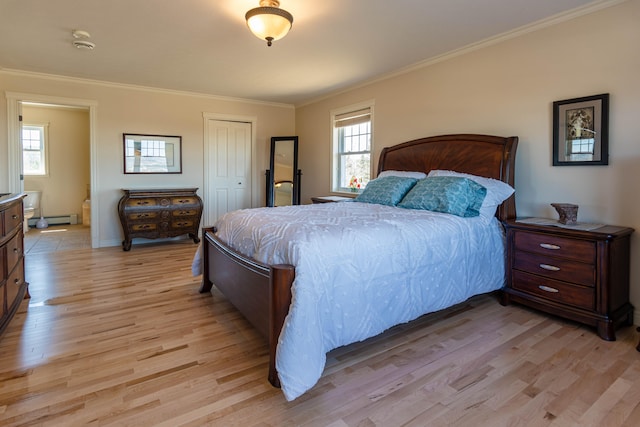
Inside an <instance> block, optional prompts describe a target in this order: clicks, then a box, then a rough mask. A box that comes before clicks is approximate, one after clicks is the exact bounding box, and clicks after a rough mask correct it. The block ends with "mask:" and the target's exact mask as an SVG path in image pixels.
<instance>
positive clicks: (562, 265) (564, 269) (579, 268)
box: [513, 251, 596, 286]
mask: <svg viewBox="0 0 640 427" xmlns="http://www.w3.org/2000/svg"><path fill="white" fill-rule="evenodd" d="M513 268H515V269H518V270H522V271H525V272H528V273H534V274H538V275H540V276H545V277H549V278H551V279H555V280H564V281H566V282H572V283H578V284H580V285H584V286H594V285H595V278H596V269H595V266H594V265H593V264H585V263H581V262H575V261H571V260H568V259H562V258H553V257H547V256H542V255H536V254H532V253H529V252H521V251H516V253H515V254H514V258H513Z"/></svg>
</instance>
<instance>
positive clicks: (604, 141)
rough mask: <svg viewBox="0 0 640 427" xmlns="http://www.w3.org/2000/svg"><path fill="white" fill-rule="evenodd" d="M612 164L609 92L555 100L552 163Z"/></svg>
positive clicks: (567, 164)
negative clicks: (610, 156) (610, 159)
mask: <svg viewBox="0 0 640 427" xmlns="http://www.w3.org/2000/svg"><path fill="white" fill-rule="evenodd" d="M608 164H609V94H608V93H604V94H600V95H593V96H585V97H582V98H573V99H565V100H562V101H555V102H554V103H553V166H579V165H608Z"/></svg>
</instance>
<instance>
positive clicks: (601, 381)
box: [0, 241, 640, 427]
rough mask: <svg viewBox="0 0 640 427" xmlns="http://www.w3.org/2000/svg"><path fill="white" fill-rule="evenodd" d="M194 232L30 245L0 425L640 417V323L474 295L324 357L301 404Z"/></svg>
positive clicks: (4, 352) (444, 422)
mask: <svg viewBox="0 0 640 427" xmlns="http://www.w3.org/2000/svg"><path fill="white" fill-rule="evenodd" d="M194 251H195V245H193V243H191V242H190V241H184V242H177V243H170V244H155V243H154V244H147V245H134V246H133V248H132V249H131V251H130V252H123V251H122V250H121V249H120V248H102V249H94V250H91V249H88V250H87V249H84V250H68V251H62V252H51V253H30V254H27V259H26V265H27V279H28V280H29V282H30V284H31V286H30V291H31V295H32V298H31V300H25V301H24V302H23V304H22V306H21V307H20V311H19V313H18V314H17V316H16V317H15V318H14V320H13V321H12V323H11V324H10V325H9V327H8V328H7V330H6V331H5V332H4V334H3V335H2V336H1V337H0V425H2V426H171V427H174V426H205V425H211V426H263V427H265V426H332V427H343V426H473V427H481V426H492V427H494V426H637V425H640V405H639V403H640V353H638V352H636V350H635V345H636V344H637V338H638V336H637V332H636V331H635V329H634V328H632V327H628V328H624V329H622V330H619V331H618V341H616V342H606V341H603V340H601V339H599V338H598V337H597V336H596V334H595V333H594V331H593V330H591V329H590V328H587V327H582V326H579V325H576V324H574V323H570V322H564V321H562V320H559V319H556V318H551V317H549V316H546V315H543V314H538V313H536V312H533V311H529V310H528V309H525V308H523V307H519V306H509V307H502V306H500V305H499V304H498V302H497V301H496V299H495V297H494V296H481V297H476V298H473V299H472V300H471V301H469V302H467V303H465V304H462V305H459V306H457V307H454V308H451V309H448V310H445V311H442V312H438V313H434V314H431V315H427V316H423V317H422V318H420V319H418V320H417V321H414V322H411V323H408V324H405V325H401V326H398V327H395V328H393V329H391V330H389V331H387V332H386V333H384V334H383V335H381V336H378V337H375V338H373V339H370V340H367V341H365V342H362V343H357V344H353V345H350V346H347V347H343V348H340V349H337V350H334V351H333V352H331V353H329V355H328V362H327V367H326V369H325V372H324V375H323V377H322V379H321V380H320V382H319V383H318V384H317V385H316V386H315V387H314V388H313V389H311V390H310V391H309V392H307V393H306V394H305V395H303V396H302V397H300V398H298V399H296V400H295V401H293V402H286V401H285V399H284V398H283V396H282V393H281V392H280V391H279V390H278V389H275V388H272V387H271V385H270V384H269V383H268V382H267V379H266V376H267V347H266V344H265V343H264V342H263V341H262V339H261V337H260V336H259V335H258V334H257V332H256V331H255V330H254V329H252V327H251V326H250V325H249V324H248V323H247V322H246V321H245V320H244V319H243V318H242V317H241V316H240V315H239V314H238V312H237V311H236V310H235V309H234V308H233V307H232V306H231V305H229V304H228V303H227V302H226V301H225V299H224V297H223V296H222V295H221V294H220V293H218V292H217V291H216V290H215V289H214V291H213V295H210V294H206V295H201V294H199V293H198V287H199V280H200V278H199V277H192V276H191V271H190V264H191V259H192V256H193V253H194Z"/></svg>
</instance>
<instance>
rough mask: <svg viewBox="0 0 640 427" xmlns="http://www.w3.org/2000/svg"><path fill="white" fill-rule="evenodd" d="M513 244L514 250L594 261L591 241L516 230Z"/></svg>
mask: <svg viewBox="0 0 640 427" xmlns="http://www.w3.org/2000/svg"><path fill="white" fill-rule="evenodd" d="M514 245H515V248H516V250H521V251H528V252H535V253H538V254H542V255H547V256H557V257H563V258H568V259H573V260H576V261H581V262H586V263H590V264H593V263H594V262H595V256H596V244H595V243H594V242H593V241H587V240H578V239H571V238H566V237H561V236H554V235H550V234H541V233H531V232H528V231H516V232H515V234H514Z"/></svg>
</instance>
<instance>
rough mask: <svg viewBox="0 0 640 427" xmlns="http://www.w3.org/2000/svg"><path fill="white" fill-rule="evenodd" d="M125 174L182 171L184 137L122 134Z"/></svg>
mask: <svg viewBox="0 0 640 427" xmlns="http://www.w3.org/2000/svg"><path fill="white" fill-rule="evenodd" d="M122 142H123V159H124V173H125V174H154V173H182V137H181V136H172V135H149V134H141V133H124V134H122Z"/></svg>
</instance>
